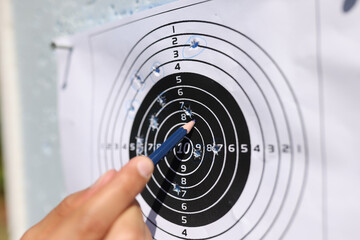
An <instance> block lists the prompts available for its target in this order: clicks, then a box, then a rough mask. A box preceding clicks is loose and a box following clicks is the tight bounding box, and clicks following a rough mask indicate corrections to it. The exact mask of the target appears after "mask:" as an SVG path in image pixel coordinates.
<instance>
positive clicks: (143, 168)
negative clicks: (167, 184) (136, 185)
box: [137, 157, 154, 178]
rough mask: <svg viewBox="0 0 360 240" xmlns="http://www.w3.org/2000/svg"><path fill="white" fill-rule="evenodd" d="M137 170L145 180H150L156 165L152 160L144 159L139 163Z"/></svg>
mask: <svg viewBox="0 0 360 240" xmlns="http://www.w3.org/2000/svg"><path fill="white" fill-rule="evenodd" d="M137 169H138V171H139V174H140V175H141V176H143V177H144V178H149V177H150V176H151V174H152V172H153V171H154V164H153V163H152V161H151V160H150V158H147V157H142V158H141V160H139V162H138V163H137Z"/></svg>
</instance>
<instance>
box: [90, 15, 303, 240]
mask: <svg viewBox="0 0 360 240" xmlns="http://www.w3.org/2000/svg"><path fill="white" fill-rule="evenodd" d="M219 32H222V33H226V39H225V38H223V37H222V36H218V35H217V33H219ZM224 36H225V35H224ZM192 119H196V124H195V128H194V129H193V130H192V132H191V133H190V134H189V135H187V137H186V138H184V139H183V141H182V142H180V143H179V144H178V145H177V146H176V147H175V148H174V149H173V150H172V151H171V152H170V153H168V155H167V156H166V157H165V158H164V160H162V161H160V163H159V164H158V165H157V166H156V169H155V172H154V174H153V176H152V179H151V180H150V182H149V183H148V185H147V186H146V188H145V189H144V191H143V192H142V193H141V195H139V196H138V198H137V199H138V201H139V203H140V205H141V207H142V210H143V213H144V217H145V218H146V221H147V223H148V225H149V227H150V228H151V229H152V232H153V235H154V238H155V239H216V238H221V239H224V238H229V239H260V238H264V237H267V238H270V239H278V238H280V237H281V236H282V235H283V234H284V233H285V232H286V230H287V228H288V226H289V225H290V224H291V221H292V219H293V217H294V215H295V214H296V210H297V207H298V204H299V202H300V200H301V196H302V192H303V188H304V181H305V180H306V172H307V149H306V141H305V140H306V139H305V134H304V130H303V123H302V117H301V112H300V110H299V107H298V104H297V101H296V97H295V95H294V94H293V91H292V89H291V86H290V84H289V82H288V81H287V79H286V78H285V75H284V74H283V73H282V72H281V69H280V68H279V66H278V65H277V64H276V62H275V61H274V60H273V59H272V58H271V57H270V55H269V54H267V53H266V52H265V50H264V49H263V48H261V47H260V46H259V45H258V44H257V43H255V42H254V41H253V40H251V39H250V38H249V37H247V36H245V35H244V34H242V33H240V32H238V31H236V30H234V29H231V28H229V27H226V26H223V25H220V24H217V23H212V22H205V21H179V22H173V23H170V24H165V25H163V26H159V27H157V28H155V29H153V30H151V31H150V32H148V33H147V34H145V35H144V36H143V37H141V38H140V39H139V41H138V42H136V43H134V46H133V48H132V49H131V50H130V51H129V53H128V55H127V57H126V59H125V61H124V63H123V64H122V66H121V68H120V69H119V72H118V75H117V76H116V78H115V79H114V84H113V87H112V90H111V92H110V93H109V95H108V99H107V101H106V104H105V106H104V107H103V113H102V118H101V122H100V125H99V131H98V142H97V146H98V164H99V168H100V172H104V171H106V170H107V169H110V168H113V167H115V168H120V167H121V166H123V165H124V164H126V163H127V162H128V159H130V158H132V157H134V156H136V155H142V154H144V155H149V154H151V153H152V152H153V151H154V150H155V149H156V148H158V147H159V146H160V145H161V144H162V143H163V142H164V141H165V140H166V139H167V138H168V137H169V136H170V135H171V134H172V133H173V132H174V131H176V129H177V128H178V127H180V126H182V125H183V124H184V123H186V122H188V121H190V120H192Z"/></svg>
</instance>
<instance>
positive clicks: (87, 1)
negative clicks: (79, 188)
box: [0, 0, 172, 239]
mask: <svg viewBox="0 0 360 240" xmlns="http://www.w3.org/2000/svg"><path fill="white" fill-rule="evenodd" d="M168 2H172V0H116V1H113V0H102V1H99V0H77V1H73V0H63V1H56V0H28V1H20V0H0V78H1V79H0V80H1V86H0V89H1V113H2V118H1V119H2V120H1V121H2V122H1V126H2V128H1V129H2V134H1V136H2V144H1V146H3V148H2V149H0V156H1V159H0V160H1V161H2V160H3V159H4V158H5V159H6V162H5V164H4V165H0V239H19V238H20V236H21V235H22V234H23V232H24V231H25V230H26V229H28V228H29V227H30V226H32V225H33V224H35V223H36V222H38V221H39V220H40V219H42V218H43V217H44V216H45V215H46V214H47V213H48V212H49V211H50V210H51V209H52V208H53V207H54V206H55V205H56V204H57V203H58V202H59V201H60V200H61V199H62V198H63V197H64V196H65V194H64V184H63V176H62V171H61V164H60V153H59V141H58V125H57V113H56V109H57V96H56V90H57V73H56V62H55V59H54V53H53V51H52V49H51V47H50V44H51V42H52V40H53V39H55V38H57V37H60V36H64V35H71V34H74V33H77V32H81V31H84V30H87V29H90V28H93V27H95V26H100V25H102V24H104V23H107V22H111V21H114V20H116V19H120V18H122V17H124V16H128V15H132V14H134V13H136V12H140V11H142V10H145V9H149V8H152V7H155V6H158V5H162V4H165V3H168ZM2 150H4V151H2ZM2 162H3V161H2ZM3 163H4V162H3ZM2 166H4V168H5V169H6V171H3V167H2ZM3 173H5V175H6V187H5V189H6V193H7V194H6V195H4V184H3V183H4V178H3ZM5 199H6V211H5V204H4V202H5ZM6 212H7V213H8V215H9V217H8V218H6ZM6 219H7V221H6ZM7 229H8V230H9V233H10V234H8V233H7Z"/></svg>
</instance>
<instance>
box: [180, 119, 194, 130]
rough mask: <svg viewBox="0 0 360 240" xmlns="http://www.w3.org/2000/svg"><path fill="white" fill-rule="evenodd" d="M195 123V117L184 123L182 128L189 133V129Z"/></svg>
mask: <svg viewBox="0 0 360 240" xmlns="http://www.w3.org/2000/svg"><path fill="white" fill-rule="evenodd" d="M194 125H195V119H193V120H191V121H190V122H188V123H186V124H185V125H184V126H183V128H184V129H185V130H186V132H187V133H189V132H190V131H191V129H192V128H193V127H194Z"/></svg>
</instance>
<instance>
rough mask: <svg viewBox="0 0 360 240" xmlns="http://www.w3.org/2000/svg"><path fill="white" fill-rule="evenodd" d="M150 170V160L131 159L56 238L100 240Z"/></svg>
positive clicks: (136, 192) (63, 226) (144, 180)
mask: <svg viewBox="0 0 360 240" xmlns="http://www.w3.org/2000/svg"><path fill="white" fill-rule="evenodd" d="M153 170H154V164H153V162H152V161H151V159H150V158H148V157H145V156H138V157H135V158H133V159H131V160H130V162H129V163H128V164H126V165H125V166H124V167H123V168H122V169H121V170H120V171H119V172H118V173H116V176H114V177H113V178H112V180H111V181H110V182H109V183H107V184H106V185H105V186H104V187H102V189H100V190H99V191H98V192H97V193H96V194H95V195H94V196H93V197H92V198H90V199H89V200H88V201H87V202H85V203H84V205H82V206H81V207H80V208H79V209H77V211H76V212H74V214H73V215H72V216H70V219H68V221H66V223H64V224H63V225H62V226H60V227H59V228H58V229H57V230H58V231H57V232H56V234H55V233H54V235H56V237H55V238H56V239H71V238H79V239H100V238H102V237H103V236H104V235H105V234H106V232H107V231H108V230H109V228H110V226H111V225H112V224H113V223H114V221H115V220H116V219H117V218H118V217H119V216H120V215H121V214H122V213H123V212H124V211H125V210H126V209H127V208H128V207H129V206H130V205H131V204H132V203H133V202H134V199H135V197H136V195H138V194H139V193H140V192H141V191H142V190H143V189H144V187H145V185H146V183H147V182H148V181H149V179H150V177H151V174H152V172H153ZM79 223H80V224H79ZM68 237H69V238H68Z"/></svg>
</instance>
